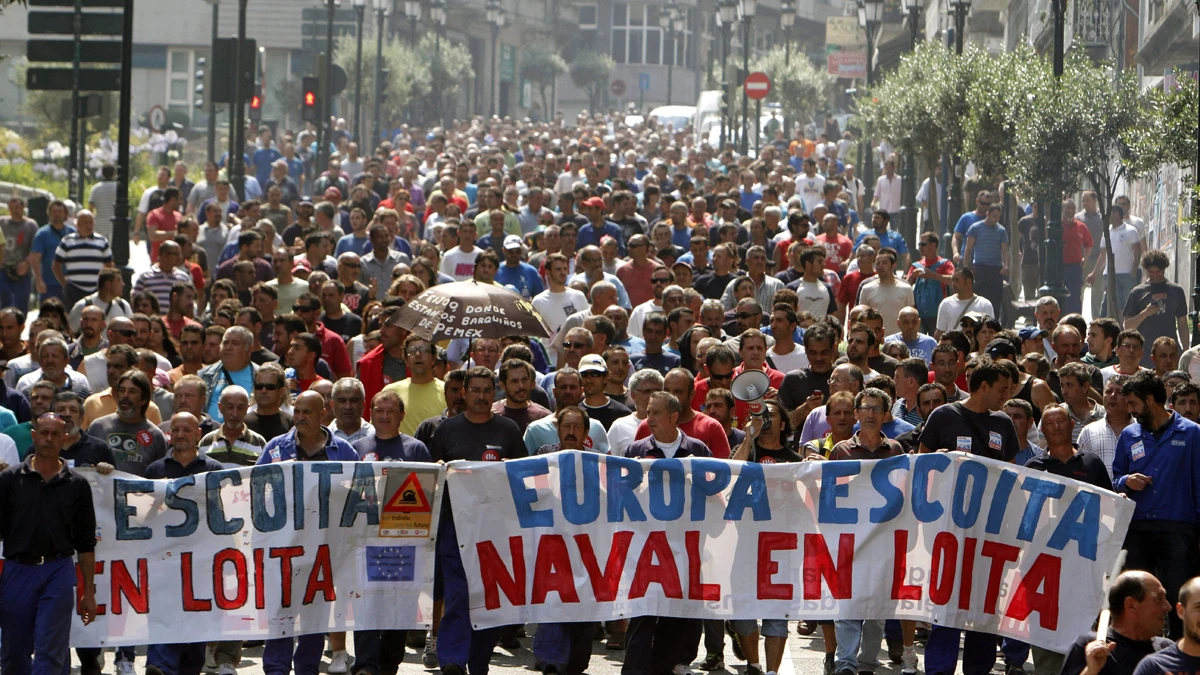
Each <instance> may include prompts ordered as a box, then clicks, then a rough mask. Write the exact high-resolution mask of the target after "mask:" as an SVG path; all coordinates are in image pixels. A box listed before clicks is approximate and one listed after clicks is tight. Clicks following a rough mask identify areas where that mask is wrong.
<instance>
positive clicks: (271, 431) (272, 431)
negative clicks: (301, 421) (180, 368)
mask: <svg viewBox="0 0 1200 675" xmlns="http://www.w3.org/2000/svg"><path fill="white" fill-rule="evenodd" d="M176 389H178V387H176ZM287 400H288V389H287V376H286V375H285V373H284V371H283V367H282V366H280V365H279V364H278V363H268V364H266V365H264V366H263V367H262V368H259V369H258V372H257V373H255V374H254V407H253V409H252V410H251V411H250V412H248V413H246V420H245V424H246V428H248V429H250V430H251V431H253V432H254V433H256V434H258V435H260V436H262V437H263V438H275V437H276V436H282V435H283V434H286V433H287V432H289V431H291V429H292V426H294V424H293V422H292V413H290V412H288V411H286V410H284V409H283V406H284V404H285V403H287ZM176 401H178V397H176ZM289 407H290V406H289Z"/></svg>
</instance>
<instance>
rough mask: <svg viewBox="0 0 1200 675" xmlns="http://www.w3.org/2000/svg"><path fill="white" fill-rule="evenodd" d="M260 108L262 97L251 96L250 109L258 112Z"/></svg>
mask: <svg viewBox="0 0 1200 675" xmlns="http://www.w3.org/2000/svg"><path fill="white" fill-rule="evenodd" d="M261 107H262V97H261V96H259V95H257V94H256V95H254V96H251V97H250V109H251V110H258V109H259V108H261Z"/></svg>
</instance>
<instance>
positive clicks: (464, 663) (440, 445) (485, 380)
mask: <svg viewBox="0 0 1200 675" xmlns="http://www.w3.org/2000/svg"><path fill="white" fill-rule="evenodd" d="M464 388H465V389H466V392H467V395H466V402H467V404H466V409H465V410H464V411H463V414H461V415H457V416H455V417H451V418H449V419H446V420H445V421H443V422H442V423H441V425H440V426H438V428H437V430H436V431H434V432H433V439H432V444H431V445H430V447H429V450H430V454H431V455H432V457H433V458H434V460H436V461H446V462H450V461H454V460H457V459H465V460H470V461H485V462H498V461H502V460H505V459H515V458H518V457H524V456H526V455H527V454H528V452H527V451H526V449H525V444H524V443H523V442H522V441H521V434H520V431H519V430H518V429H517V424H516V423H515V422H513V421H512V420H510V419H506V418H504V417H500V416H498V415H496V414H494V413H493V412H492V403H493V402H494V400H495V395H496V384H495V379H494V375H493V374H492V371H491V370H489V369H487V368H483V367H479V366H476V367H474V368H471V369H469V370H468V371H467V372H466V373H465V375H464ZM451 497H452V495H451V494H447V495H446V497H445V498H444V499H443V500H442V515H441V522H440V526H439V532H438V536H437V549H438V550H437V559H438V562H439V563H440V567H441V570H442V576H443V579H444V591H445V594H444V603H445V604H444V605H443V607H444V610H443V613H442V623H441V626H440V633H439V640H438V653H437V655H438V662H439V663H440V664H441V670H442V673H444V674H445V675H464V674H465V673H466V672H467V671H468V669H469V671H470V673H471V675H487V672H488V662H489V661H490V660H491V657H492V649H493V647H495V645H496V641H497V638H498V637H499V634H500V630H499V629H498V628H488V629H483V630H476V629H475V628H474V627H473V626H472V624H471V620H470V617H469V615H468V611H467V610H468V607H469V606H470V599H469V597H468V592H467V577H466V571H465V570H464V569H463V564H462V558H461V556H460V554H459V550H458V536H457V532H456V530H455V527H454V519H453V515H452V514H453V511H451V508H450V498H451Z"/></svg>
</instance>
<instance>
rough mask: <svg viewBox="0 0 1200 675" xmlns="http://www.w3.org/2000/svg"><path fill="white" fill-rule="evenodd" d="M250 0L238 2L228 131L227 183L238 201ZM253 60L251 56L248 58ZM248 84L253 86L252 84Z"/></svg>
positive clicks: (242, 187) (242, 186) (242, 188)
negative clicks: (230, 113) (230, 142)
mask: <svg viewBox="0 0 1200 675" xmlns="http://www.w3.org/2000/svg"><path fill="white" fill-rule="evenodd" d="M248 4H250V0H238V35H237V53H236V54H235V55H234V57H233V68H234V70H233V72H234V80H235V82H234V89H233V119H234V127H233V128H232V129H230V132H231V133H230V135H231V136H232V137H233V144H232V149H231V151H230V153H229V182H230V184H231V185H232V186H233V190H234V193H235V194H236V195H237V196H238V199H245V198H246V163H245V161H244V160H243V158H242V156H243V155H244V154H245V149H246V108H245V104H246V84H247V83H246V82H245V81H244V80H245V78H246V75H247V74H248V73H251V72H252V71H251V70H250V69H249V66H250V64H248V63H245V62H244V61H243V59H244V58H245V56H246V54H245V52H246V50H245V43H246V5H248ZM250 58H251V59H253V58H254V56H253V55H251V57H250ZM250 84H253V83H252V82H251V83H250Z"/></svg>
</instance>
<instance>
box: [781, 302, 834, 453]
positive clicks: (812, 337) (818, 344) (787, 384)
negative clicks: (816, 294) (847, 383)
mask: <svg viewBox="0 0 1200 675" xmlns="http://www.w3.org/2000/svg"><path fill="white" fill-rule="evenodd" d="M837 343H838V339H837V333H836V332H835V331H834V329H833V328H832V327H830V326H827V325H825V324H822V323H817V324H815V325H813V326H812V327H811V328H809V329H808V330H806V331H805V332H804V354H805V355H806V356H808V367H807V368H800V369H799V370H793V371H792V372H790V373H788V374H787V375H786V376H784V378H783V384H781V385H779V402H780V403H781V404H782V405H783V409H784V411H786V412H787V414H788V419H789V420H790V421H791V423H792V426H793V427H794V428H796V429H797V430H798V431H799V430H802V429H801V427H803V426H804V420H805V419H806V418H807V417H808V414H809V413H810V412H812V411H813V409H814V408H819V407H821V406H822V405H825V399H827V398H829V375H830V373H832V372H833V362H834V360H835V359H837V357H838V353H837Z"/></svg>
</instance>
